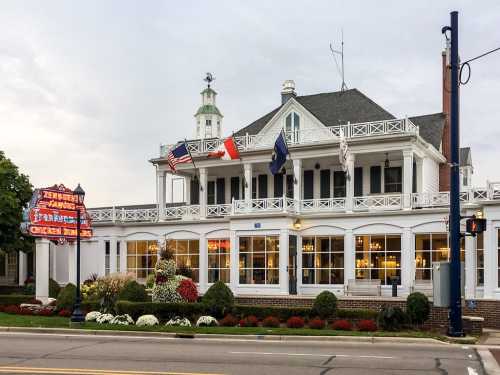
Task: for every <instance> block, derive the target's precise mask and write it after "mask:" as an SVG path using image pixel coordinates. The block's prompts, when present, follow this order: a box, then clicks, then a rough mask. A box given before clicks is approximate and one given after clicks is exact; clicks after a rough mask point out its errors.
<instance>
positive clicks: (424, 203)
mask: <svg viewBox="0 0 500 375" xmlns="http://www.w3.org/2000/svg"><path fill="white" fill-rule="evenodd" d="M460 201H461V202H462V204H464V205H475V204H482V203H484V202H494V201H499V202H500V183H497V182H495V183H488V186H487V187H486V188H472V189H470V190H467V191H462V192H460ZM449 202H450V194H449V192H447V191H446V192H434V193H430V192H426V193H414V194H412V195H411V208H433V207H448V205H449ZM346 203H347V200H346V198H325V199H304V200H296V199H293V198H286V197H282V198H258V199H251V200H249V201H246V200H234V201H233V202H232V203H231V204H217V205H208V206H206V209H205V210H204V212H203V215H202V212H201V208H200V206H199V205H191V206H177V207H166V208H165V211H164V216H165V220H196V219H199V218H201V217H207V218H216V217H227V216H231V215H244V214H256V213H257V214H262V215H265V214H266V213H269V212H287V213H294V214H315V213H322V212H323V213H324V212H345V211H346V208H347V207H346V206H347V205H346ZM352 203H353V210H354V211H377V210H401V209H402V208H403V194H386V195H372V196H364V197H354V198H353V200H352ZM88 212H89V215H90V217H91V219H92V221H93V222H95V223H106V222H156V221H158V220H159V216H158V210H157V209H156V208H135V209H125V208H114V207H113V208H101V209H89V210H88Z"/></svg>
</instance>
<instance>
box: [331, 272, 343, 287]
mask: <svg viewBox="0 0 500 375" xmlns="http://www.w3.org/2000/svg"><path fill="white" fill-rule="evenodd" d="M330 277H331V281H330V284H343V283H344V270H343V269H341V270H331V271H330Z"/></svg>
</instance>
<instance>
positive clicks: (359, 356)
mask: <svg viewBox="0 0 500 375" xmlns="http://www.w3.org/2000/svg"><path fill="white" fill-rule="evenodd" d="M229 354H249V355H287V356H290V357H293V356H296V357H331V356H335V357H343V358H371V359H394V357H387V356H381V355H349V354H316V353H283V352H229Z"/></svg>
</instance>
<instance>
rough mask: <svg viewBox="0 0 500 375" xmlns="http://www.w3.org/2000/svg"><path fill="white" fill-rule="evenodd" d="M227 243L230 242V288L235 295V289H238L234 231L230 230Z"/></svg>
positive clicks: (236, 242) (237, 262)
mask: <svg viewBox="0 0 500 375" xmlns="http://www.w3.org/2000/svg"><path fill="white" fill-rule="evenodd" d="M229 241H230V248H231V250H230V253H229V257H230V262H231V263H230V267H231V268H230V271H229V278H230V282H229V284H230V288H231V290H232V291H233V294H236V289H237V288H238V284H239V276H240V272H239V268H240V264H239V259H238V258H239V243H238V237H236V231H234V230H232V231H231V232H230V233H229Z"/></svg>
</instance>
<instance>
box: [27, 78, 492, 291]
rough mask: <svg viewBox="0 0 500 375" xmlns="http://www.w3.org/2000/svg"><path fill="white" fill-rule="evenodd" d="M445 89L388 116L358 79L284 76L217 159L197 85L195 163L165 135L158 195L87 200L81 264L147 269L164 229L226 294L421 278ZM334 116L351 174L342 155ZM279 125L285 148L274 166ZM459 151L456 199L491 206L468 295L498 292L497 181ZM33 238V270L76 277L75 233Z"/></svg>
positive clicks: (438, 243)
mask: <svg viewBox="0 0 500 375" xmlns="http://www.w3.org/2000/svg"><path fill="white" fill-rule="evenodd" d="M444 71H445V73H446V70H444ZM444 78H445V79H444V82H445V85H446V84H447V82H448V75H447V74H445V77H444ZM448 92H449V90H444V95H443V112H442V113H435V114H424V115H421V116H414V117H399V118H398V117H396V116H394V115H393V114H391V113H389V112H388V111H387V110H385V109H384V108H383V107H382V106H380V105H378V104H377V103H375V102H374V101H372V100H371V99H370V98H369V97H367V96H366V95H365V94H363V93H361V92H360V91H359V90H357V89H351V90H347V91H344V92H331V93H321V94H315V95H305V96H302V95H298V94H297V93H296V90H295V84H294V83H293V81H287V82H286V83H285V85H284V87H283V91H282V93H281V102H279V103H278V105H277V106H276V108H275V109H274V110H273V111H271V112H269V113H267V114H265V115H264V116H262V117H260V118H259V119H257V120H255V121H254V122H253V123H251V124H249V125H248V126H246V127H243V128H242V129H241V130H239V131H238V132H237V133H235V140H236V142H237V145H238V148H239V151H240V154H241V160H232V161H223V160H218V159H211V158H210V159H209V158H208V157H207V153H208V152H210V151H214V150H215V149H216V148H217V147H218V146H219V145H220V143H221V142H222V141H223V138H221V136H222V133H223V131H222V129H221V125H222V122H221V120H222V114H221V112H220V111H219V109H217V107H216V105H215V97H216V93H215V91H214V90H213V89H212V88H207V89H205V90H204V91H202V93H201V94H202V106H201V107H200V108H199V109H198V111H197V112H196V115H195V123H194V124H193V128H194V130H195V131H194V132H195V134H196V139H194V140H190V141H188V147H189V149H190V151H191V154H192V156H193V157H194V159H195V163H196V167H197V168H194V167H193V164H179V165H178V166H177V169H178V173H177V174H175V175H173V174H172V173H171V170H170V168H169V165H168V163H167V161H166V155H167V153H168V150H169V149H170V148H171V147H172V146H171V145H162V146H161V147H160V152H159V154H158V156H157V158H155V159H153V160H151V161H150V162H151V163H152V164H153V165H154V167H155V173H156V176H157V202H156V203H154V204H151V205H145V206H125V207H113V206H112V205H111V204H110V206H109V207H103V208H94V209H91V210H90V214H91V216H92V218H93V226H94V233H95V236H94V238H93V239H92V240H91V241H87V242H84V243H83V244H82V254H83V255H82V277H83V278H85V277H86V276H88V275H89V274H90V273H94V272H95V273H98V274H100V275H104V274H107V273H113V272H131V273H133V274H134V275H136V277H137V278H138V279H140V280H145V279H146V277H147V275H148V274H150V273H151V272H152V271H153V268H154V264H155V261H156V257H157V251H158V245H157V243H158V241H163V240H164V239H167V240H169V241H171V244H172V246H173V247H174V248H175V249H176V260H177V262H178V264H181V263H184V264H187V265H189V266H190V267H191V268H192V269H193V270H194V272H195V275H196V276H195V279H196V282H198V283H199V287H200V289H201V290H202V291H203V290H206V289H207V287H208V286H209V285H210V284H211V283H213V282H214V281H216V280H223V281H225V282H226V283H228V285H229V286H230V287H231V289H232V290H233V291H234V293H235V294H237V295H288V294H298V295H315V294H317V293H318V292H319V291H321V290H324V289H328V290H331V291H333V292H335V293H337V294H340V295H342V294H344V293H346V288H347V286H348V285H350V286H351V285H356V283H359V280H362V279H369V280H374V281H377V280H378V282H380V284H381V293H382V295H390V292H391V285H390V284H391V280H392V277H394V276H398V277H399V287H398V288H399V293H400V294H403V295H404V294H406V293H408V292H410V291H412V290H423V291H426V292H430V290H431V282H432V281H431V278H432V273H431V268H432V264H433V262H436V261H444V260H447V259H448V256H449V255H448V253H449V251H448V243H447V242H448V241H447V225H446V224H447V216H448V211H449V209H448V205H449V193H448V191H447V190H448V189H449V186H448V181H449V178H448V173H449V172H448V167H447V156H448V155H449V140H448V138H449V124H448V118H449V94H448ZM277 99H278V95H277ZM409 110H411V109H409ZM463 126H466V124H464V125H463ZM341 128H342V129H343V131H344V134H345V136H346V138H347V142H348V145H349V150H350V156H349V159H348V171H349V175H350V176H351V178H350V179H346V178H345V174H344V172H342V169H341V166H340V164H339V156H338V153H339V133H340V129H341ZM281 130H284V131H285V134H286V138H287V141H288V144H289V150H290V157H289V160H287V162H286V165H285V168H284V171H283V172H284V173H283V174H279V175H276V176H273V175H271V174H270V172H269V168H268V164H269V162H270V160H271V153H272V148H273V145H274V141H275V139H276V137H277V135H278V133H279V132H280V131H281ZM187 133H188V134H186V135H187V136H189V133H190V131H189V130H188V131H187ZM461 155H462V160H461V164H462V167H461V172H462V193H461V200H462V210H463V212H464V214H473V213H476V212H477V211H482V213H483V214H484V216H485V217H486V218H487V219H488V227H487V231H486V232H485V233H484V234H483V235H481V236H479V237H478V238H472V237H467V238H466V239H465V240H464V249H465V250H464V251H462V260H463V261H464V262H465V285H466V287H465V290H466V296H467V297H469V298H494V299H500V288H499V281H500V280H499V273H500V271H499V270H500V269H499V264H498V253H499V243H500V232H499V228H500V184H496V183H488V184H487V186H486V187H474V186H473V185H472V183H471V175H472V172H473V168H472V159H471V151H470V149H469V148H467V149H463V151H462V153H461ZM175 202H177V203H175ZM38 247H39V248H37V269H38V270H39V271H38V272H37V274H38V275H40V272H42V270H47V268H49V269H50V274H51V275H52V277H53V278H55V279H56V280H57V281H59V282H61V283H65V282H68V281H72V282H74V280H75V266H74V246H65V248H63V249H58V250H57V251H55V249H54V248H55V246H54V245H49V244H48V243H45V244H40V245H39V246H38ZM49 247H50V250H49ZM40 249H41V250H40ZM37 280H38V278H37Z"/></svg>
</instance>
